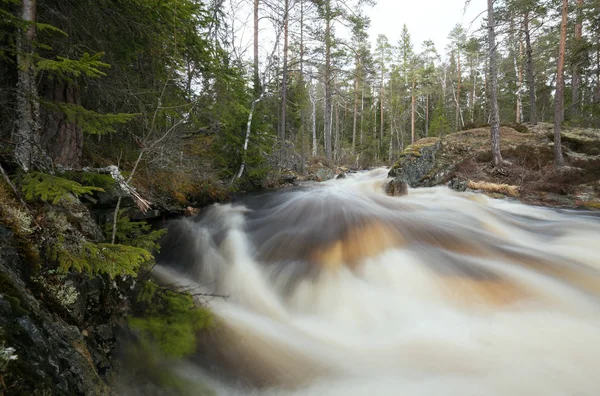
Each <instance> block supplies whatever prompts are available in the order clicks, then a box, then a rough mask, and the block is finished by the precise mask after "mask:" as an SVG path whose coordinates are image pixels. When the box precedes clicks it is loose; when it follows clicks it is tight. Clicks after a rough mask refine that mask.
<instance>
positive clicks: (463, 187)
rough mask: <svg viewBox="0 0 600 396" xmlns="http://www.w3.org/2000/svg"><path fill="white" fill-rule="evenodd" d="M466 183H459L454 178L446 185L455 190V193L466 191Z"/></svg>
mask: <svg viewBox="0 0 600 396" xmlns="http://www.w3.org/2000/svg"><path fill="white" fill-rule="evenodd" d="M467 184H468V183H467V182H466V181H464V180H463V181H461V180H458V179H457V178H454V179H452V180H450V182H449V183H448V187H450V188H451V189H453V190H455V191H460V192H462V191H466V190H467Z"/></svg>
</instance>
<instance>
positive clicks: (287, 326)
mask: <svg viewBox="0 0 600 396" xmlns="http://www.w3.org/2000/svg"><path fill="white" fill-rule="evenodd" d="M386 173H387V170H386V169H378V170H374V171H370V172H366V173H361V174H352V175H349V176H348V177H347V178H346V179H342V180H332V181H329V182H327V183H321V184H318V185H314V186H309V187H305V188H301V189H297V190H294V191H288V192H278V193H274V194H264V195H258V196H253V197H248V198H247V199H246V200H243V201H242V202H241V203H239V204H229V205H215V206H213V207H211V208H210V209H208V210H207V211H206V212H205V213H203V214H202V215H201V216H199V217H198V218H197V219H194V220H189V219H188V220H180V221H178V222H177V223H176V224H174V225H173V227H172V228H171V231H170V234H169V239H168V240H167V241H166V243H165V247H164V248H163V254H162V256H161V258H160V263H161V265H160V266H159V267H157V269H156V271H155V272H156V274H157V276H158V277H159V278H163V279H168V281H169V282H170V283H173V282H177V283H179V284H180V285H181V286H182V287H190V286H192V287H194V288H195V290H197V291H199V292H205V293H216V294H222V295H227V296H228V298H227V299H221V298H214V299H211V300H210V301H209V302H208V304H209V306H210V308H211V310H212V311H213V312H214V313H215V315H216V316H217V318H218V320H219V324H218V326H217V328H216V329H215V330H214V331H213V332H212V333H211V334H210V335H208V336H206V335H204V336H202V335H199V337H201V338H202V339H201V342H200V344H201V347H200V348H199V351H198V354H197V356H195V357H194V358H193V359H191V360H190V361H189V363H187V364H186V365H184V366H183V367H182V368H181V370H180V371H181V373H183V375H186V376H189V377H200V376H201V377H202V379H203V381H204V382H208V383H209V384H210V386H212V387H213V388H214V389H217V393H219V394H223V395H230V394H231V395H249V394H256V395H461V396H463V395H506V394H511V395H567V394H568V395H597V394H599V392H600V390H599V389H600V380H598V374H597V370H598V367H600V221H599V220H600V218H598V217H595V216H592V215H591V214H586V213H581V212H575V211H570V212H565V211H562V212H559V211H556V210H551V209H543V208H535V207H531V206H525V205H522V204H520V203H517V202H514V201H512V202H511V201H507V200H493V199H489V198H487V197H485V196H483V195H479V194H472V193H457V192H454V191H451V190H449V189H448V188H445V187H438V188H426V189H425V188H424V189H409V193H408V195H406V196H403V197H388V196H386V195H385V194H384V191H383V186H384V183H385V182H386Z"/></svg>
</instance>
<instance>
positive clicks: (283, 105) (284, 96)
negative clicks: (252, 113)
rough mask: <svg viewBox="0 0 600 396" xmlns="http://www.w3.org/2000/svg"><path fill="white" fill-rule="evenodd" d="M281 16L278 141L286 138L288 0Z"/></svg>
mask: <svg viewBox="0 0 600 396" xmlns="http://www.w3.org/2000/svg"><path fill="white" fill-rule="evenodd" d="M283 12H284V16H283V18H284V19H283V70H282V76H281V120H280V121H281V127H280V129H279V141H280V142H283V141H284V140H285V139H286V110H287V74H288V27H289V18H288V13H289V0H285V1H284V10H283Z"/></svg>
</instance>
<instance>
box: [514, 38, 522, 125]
mask: <svg viewBox="0 0 600 396" xmlns="http://www.w3.org/2000/svg"><path fill="white" fill-rule="evenodd" d="M517 69H518V78H517V116H516V119H517V124H520V123H521V122H523V100H522V99H521V90H522V88H523V41H521V38H520V37H519V59H518V60H517Z"/></svg>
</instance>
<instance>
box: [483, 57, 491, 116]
mask: <svg viewBox="0 0 600 396" xmlns="http://www.w3.org/2000/svg"><path fill="white" fill-rule="evenodd" d="M484 70H485V73H484V75H483V92H484V93H485V95H483V102H484V106H483V119H482V122H483V123H484V124H486V123H489V121H488V117H489V114H488V111H489V110H490V100H489V97H490V95H489V90H488V88H489V84H488V81H489V78H490V61H489V59H488V58H485V64H484Z"/></svg>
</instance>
